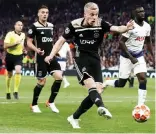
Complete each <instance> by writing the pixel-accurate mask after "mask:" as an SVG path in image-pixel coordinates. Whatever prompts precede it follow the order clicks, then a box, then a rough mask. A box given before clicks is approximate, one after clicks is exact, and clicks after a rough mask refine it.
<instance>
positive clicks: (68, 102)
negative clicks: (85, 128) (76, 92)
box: [0, 100, 155, 104]
mask: <svg viewBox="0 0 156 134" xmlns="http://www.w3.org/2000/svg"><path fill="white" fill-rule="evenodd" d="M146 101H147V102H154V101H155V100H146ZM104 102H106V103H122V102H125V100H117V101H114V100H109V101H104ZM126 102H128V101H126ZM29 103H30V102H14V101H12V102H8V101H2V102H0V104H29ZM39 103H40V104H42V103H43V104H44V103H45V102H39ZM57 103H58V104H73V103H81V101H66V102H65V101H58V102H57Z"/></svg>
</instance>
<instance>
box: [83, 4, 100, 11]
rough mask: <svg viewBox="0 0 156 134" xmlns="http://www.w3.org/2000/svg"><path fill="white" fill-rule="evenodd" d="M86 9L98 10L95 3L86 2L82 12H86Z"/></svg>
mask: <svg viewBox="0 0 156 134" xmlns="http://www.w3.org/2000/svg"><path fill="white" fill-rule="evenodd" d="M87 9H91V10H96V9H98V10H99V7H98V5H97V4H96V3H94V2H88V3H87V4H86V5H85V6H84V11H86V10H87Z"/></svg>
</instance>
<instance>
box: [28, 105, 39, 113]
mask: <svg viewBox="0 0 156 134" xmlns="http://www.w3.org/2000/svg"><path fill="white" fill-rule="evenodd" d="M30 108H31V110H32V112H33V113H41V110H40V108H39V107H38V105H34V106H30Z"/></svg>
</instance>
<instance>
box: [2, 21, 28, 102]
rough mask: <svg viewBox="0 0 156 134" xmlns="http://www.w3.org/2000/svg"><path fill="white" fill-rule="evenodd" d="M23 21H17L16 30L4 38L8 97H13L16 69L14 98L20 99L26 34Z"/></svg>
mask: <svg viewBox="0 0 156 134" xmlns="http://www.w3.org/2000/svg"><path fill="white" fill-rule="evenodd" d="M22 29H23V23H22V22H21V21H17V22H16V23H15V25H14V31H10V32H8V33H7V35H6V37H5V39H4V49H5V50H6V58H5V62H6V69H7V74H6V99H11V90H10V85H11V79H12V75H13V70H14V69H15V76H14V92H13V95H14V98H15V99H19V96H18V89H19V85H20V82H21V69H22V59H23V49H24V40H25V34H24V33H23V32H22Z"/></svg>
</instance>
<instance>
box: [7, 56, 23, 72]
mask: <svg viewBox="0 0 156 134" xmlns="http://www.w3.org/2000/svg"><path fill="white" fill-rule="evenodd" d="M22 60H23V54H21V55H13V54H9V53H7V54H6V58H5V62H6V69H7V71H9V72H11V71H13V70H14V69H15V66H16V65H21V66H22Z"/></svg>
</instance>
